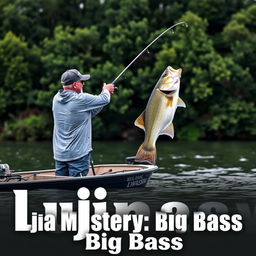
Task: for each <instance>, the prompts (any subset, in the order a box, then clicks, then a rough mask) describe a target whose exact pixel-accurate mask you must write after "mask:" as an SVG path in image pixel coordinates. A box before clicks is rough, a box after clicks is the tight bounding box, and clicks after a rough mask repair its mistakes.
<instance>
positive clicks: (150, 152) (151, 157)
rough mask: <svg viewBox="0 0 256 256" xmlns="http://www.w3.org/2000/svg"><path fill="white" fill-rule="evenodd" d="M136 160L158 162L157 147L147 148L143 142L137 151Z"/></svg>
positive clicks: (139, 161)
mask: <svg viewBox="0 0 256 256" xmlns="http://www.w3.org/2000/svg"><path fill="white" fill-rule="evenodd" d="M135 162H138V163H149V164H156V148H155V147H152V148H146V147H145V146H144V144H142V145H141V146H140V147H139V149H138V151H137V154H136V157H135Z"/></svg>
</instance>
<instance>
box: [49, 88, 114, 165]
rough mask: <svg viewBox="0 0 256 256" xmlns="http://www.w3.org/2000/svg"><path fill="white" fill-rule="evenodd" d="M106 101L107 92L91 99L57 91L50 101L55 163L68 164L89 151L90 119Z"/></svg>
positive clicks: (107, 99)
mask: <svg viewBox="0 0 256 256" xmlns="http://www.w3.org/2000/svg"><path fill="white" fill-rule="evenodd" d="M109 102H110V94H109V92H108V90H104V91H102V93H101V94H99V95H97V96H95V95H91V94H88V93H79V94H78V93H76V92H74V91H71V90H59V92H58V93H57V94H56V95H55V96H54V98H53V104H52V111H53V118H54V130H53V154H54V159H55V160H58V161H63V162H65V161H72V160H76V159H79V158H81V157H83V156H85V155H87V154H88V153H89V152H90V151H91V150H92V145H91V144H92V142H91V141H92V129H91V118H92V117H93V116H95V115H97V114H98V113H99V112H100V111H101V110H102V108H103V107H104V106H105V105H107V104H108V103H109Z"/></svg>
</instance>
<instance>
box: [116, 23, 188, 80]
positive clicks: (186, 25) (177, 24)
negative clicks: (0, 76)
mask: <svg viewBox="0 0 256 256" xmlns="http://www.w3.org/2000/svg"><path fill="white" fill-rule="evenodd" d="M179 25H183V26H185V27H188V24H187V23H186V22H185V21H181V22H179V23H176V24H174V25H172V26H171V27H169V28H167V29H166V30H165V31H164V32H162V33H161V34H160V35H159V36H158V37H156V38H155V39H154V40H153V41H152V42H151V43H149V45H148V46H146V47H145V48H144V49H143V50H142V51H141V52H140V53H139V54H138V55H137V56H136V57H135V58H134V59H133V60H132V61H131V62H130V63H129V64H128V65H127V66H126V67H125V68H124V69H123V71H122V72H121V73H120V74H119V75H118V76H117V77H116V78H115V79H114V81H113V82H112V84H114V83H115V82H116V81H117V79H118V78H119V77H120V76H121V75H122V74H123V73H124V72H125V71H126V70H127V69H128V68H129V67H130V66H131V65H132V64H133V62H135V61H136V60H137V59H138V58H139V57H140V55H141V54H142V53H143V52H145V51H146V50H147V49H148V48H149V47H150V46H151V45H152V44H153V43H154V42H155V41H157V40H158V39H159V38H160V37H161V36H162V35H164V34H165V33H166V32H167V31H169V30H171V29H173V28H174V27H176V26H179Z"/></svg>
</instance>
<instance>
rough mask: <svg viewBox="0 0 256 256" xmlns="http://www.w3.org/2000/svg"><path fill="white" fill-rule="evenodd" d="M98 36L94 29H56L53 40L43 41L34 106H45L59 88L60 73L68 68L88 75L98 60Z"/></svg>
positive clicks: (59, 27)
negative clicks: (35, 104) (41, 74)
mask: <svg viewBox="0 0 256 256" xmlns="http://www.w3.org/2000/svg"><path fill="white" fill-rule="evenodd" d="M98 42H99V34H98V31H97V29H96V27H95V26H93V27H90V28H76V29H74V28H71V27H62V26H58V27H56V28H55V31H54V37H53V38H45V39H44V41H43V43H42V63H43V71H44V74H43V76H42V77H41V80H40V81H41V83H42V85H43V88H44V90H41V91H39V92H38V101H37V102H38V104H39V105H41V106H47V107H49V106H50V104H51V102H49V98H52V97H53V95H54V94H55V93H56V92H57V90H58V89H59V88H60V76H61V74H62V73H63V72H64V71H65V70H67V69H70V68H76V69H78V70H80V71H81V72H88V71H89V69H90V67H92V65H94V64H95V63H96V62H97V61H99V60H100V57H99V55H97V51H98V47H99V44H98Z"/></svg>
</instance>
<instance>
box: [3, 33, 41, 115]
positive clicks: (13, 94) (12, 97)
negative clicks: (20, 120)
mask: <svg viewBox="0 0 256 256" xmlns="http://www.w3.org/2000/svg"><path fill="white" fill-rule="evenodd" d="M0 63H1V64H2V65H1V70H0V84H1V88H0V99H1V100H0V116H4V117H6V116H8V114H10V113H12V114H14V113H15V111H16V110H17V109H19V108H21V109H22V108H23V109H24V108H25V107H26V106H27V104H28V99H29V96H30V95H31V89H32V88H33V86H34V87H36V81H33V78H32V75H31V74H38V75H39V76H40V73H39V72H38V67H39V65H38V63H39V54H38V50H37V49H36V48H32V49H31V48H29V47H28V45H27V43H25V42H24V41H22V40H21V39H20V38H19V37H17V36H16V35H14V34H13V33H12V32H8V33H7V34H6V35H5V37H4V38H3V39H2V40H1V41H0Z"/></svg>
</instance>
